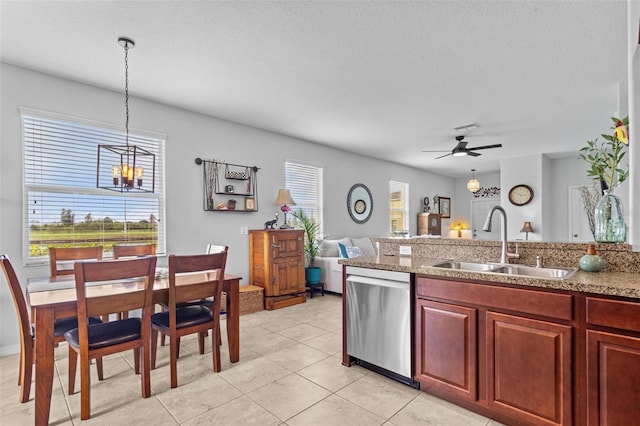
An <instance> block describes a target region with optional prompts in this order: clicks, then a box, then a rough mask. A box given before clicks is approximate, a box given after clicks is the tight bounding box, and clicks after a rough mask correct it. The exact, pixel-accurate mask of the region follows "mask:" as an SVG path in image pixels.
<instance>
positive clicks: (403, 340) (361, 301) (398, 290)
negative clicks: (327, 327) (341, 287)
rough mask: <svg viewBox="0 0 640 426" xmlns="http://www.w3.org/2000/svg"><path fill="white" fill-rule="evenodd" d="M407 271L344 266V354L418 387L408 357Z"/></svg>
mask: <svg viewBox="0 0 640 426" xmlns="http://www.w3.org/2000/svg"><path fill="white" fill-rule="evenodd" d="M412 300H413V297H412V295H411V274H409V273H406V272H395V271H384V270H379V269H368V268H358V267H353V266H348V267H347V270H346V333H347V354H348V355H349V356H350V358H351V360H353V361H355V362H356V363H357V364H359V365H362V366H363V367H366V368H369V369H371V370H374V371H376V372H378V373H381V374H384V375H386V376H388V377H391V378H393V379H396V380H398V381H401V382H403V383H406V384H408V385H410V386H413V387H418V383H417V382H415V381H414V380H413V374H412V369H411V360H412V356H413V345H412V340H413V339H412V332H411V330H412V328H411V324H412V318H413V315H412V312H413V304H412Z"/></svg>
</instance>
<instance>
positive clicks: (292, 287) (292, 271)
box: [271, 257, 305, 296]
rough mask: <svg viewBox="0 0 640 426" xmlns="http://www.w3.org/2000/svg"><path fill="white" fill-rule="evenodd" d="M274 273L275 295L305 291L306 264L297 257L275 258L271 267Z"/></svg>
mask: <svg viewBox="0 0 640 426" xmlns="http://www.w3.org/2000/svg"><path fill="white" fill-rule="evenodd" d="M271 269H272V271H273V273H274V278H275V279H274V280H273V286H274V288H273V290H274V294H273V296H283V295H285V294H292V293H299V292H301V291H305V283H304V265H302V264H301V261H300V259H298V258H296V257H288V258H281V259H275V260H274V263H273V265H272V267H271Z"/></svg>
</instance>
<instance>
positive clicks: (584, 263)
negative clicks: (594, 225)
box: [580, 244, 604, 272]
mask: <svg viewBox="0 0 640 426" xmlns="http://www.w3.org/2000/svg"><path fill="white" fill-rule="evenodd" d="M603 267H604V261H603V260H602V258H601V257H600V256H598V255H597V254H596V245H595V244H589V246H588V247H587V254H585V255H584V256H582V257H581V258H580V269H582V270H583V271H586V272H600V271H602V268H603Z"/></svg>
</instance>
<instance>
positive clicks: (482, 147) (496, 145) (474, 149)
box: [467, 143, 502, 151]
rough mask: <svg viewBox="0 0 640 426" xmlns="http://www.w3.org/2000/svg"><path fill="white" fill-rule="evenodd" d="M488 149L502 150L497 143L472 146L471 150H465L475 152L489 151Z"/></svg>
mask: <svg viewBox="0 0 640 426" xmlns="http://www.w3.org/2000/svg"><path fill="white" fill-rule="evenodd" d="M490 148H502V144H501V143H497V144H495V145H483V146H474V147H473V148H467V151H477V150H479V149H490Z"/></svg>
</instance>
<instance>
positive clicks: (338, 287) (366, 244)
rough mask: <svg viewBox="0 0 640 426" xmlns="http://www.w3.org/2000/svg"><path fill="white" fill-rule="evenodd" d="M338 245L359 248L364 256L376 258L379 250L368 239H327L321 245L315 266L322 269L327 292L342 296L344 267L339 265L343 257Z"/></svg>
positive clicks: (322, 279)
mask: <svg viewBox="0 0 640 426" xmlns="http://www.w3.org/2000/svg"><path fill="white" fill-rule="evenodd" d="M338 243H341V244H343V245H345V246H346V247H358V248H359V249H360V251H361V252H362V255H363V256H375V255H376V254H377V250H376V247H375V245H374V244H373V243H372V242H371V240H370V239H369V238H367V237H364V238H353V239H351V238H349V237H346V238H340V239H337V240H328V239H326V240H323V241H322V242H321V243H320V248H319V250H318V256H316V258H315V260H314V266H317V267H319V268H321V269H322V273H321V278H320V281H321V282H323V283H324V289H325V290H327V291H331V292H334V293H339V294H342V265H341V264H339V263H338V260H340V259H342V258H343V257H342V256H340V250H339V248H338Z"/></svg>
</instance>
